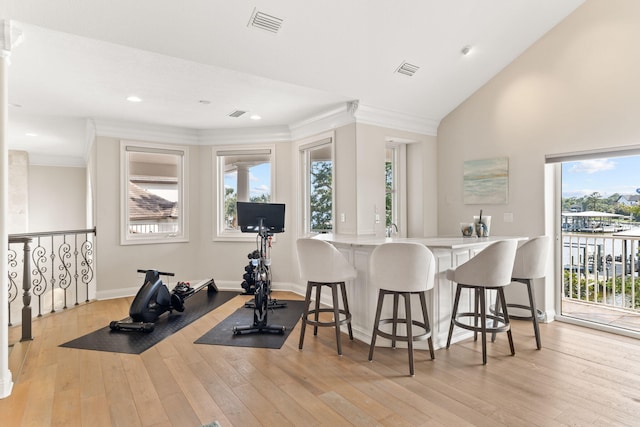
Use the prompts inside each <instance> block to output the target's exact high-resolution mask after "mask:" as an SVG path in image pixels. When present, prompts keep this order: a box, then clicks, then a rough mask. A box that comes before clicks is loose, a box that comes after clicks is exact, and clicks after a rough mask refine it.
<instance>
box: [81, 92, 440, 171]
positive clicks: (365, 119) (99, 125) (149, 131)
mask: <svg viewBox="0 0 640 427" xmlns="http://www.w3.org/2000/svg"><path fill="white" fill-rule="evenodd" d="M351 123H364V124H369V125H375V126H380V127H385V128H389V129H396V130H403V131H407V132H414V133H419V134H425V135H434V136H435V135H437V129H438V124H439V122H438V121H437V120H432V119H425V118H420V117H415V116H408V115H406V114H401V113H397V112H394V111H388V110H383V109H379V108H375V107H370V106H367V105H362V104H360V103H359V102H358V101H350V102H345V103H344V104H341V105H338V106H337V107H335V108H332V109H330V110H326V111H323V112H321V113H319V114H316V115H314V116H311V117H309V118H307V119H305V120H302V121H300V122H297V123H293V124H291V125H289V126H265V127H255V128H227V129H203V130H198V129H188V128H180V127H173V126H161V125H151V124H144V123H134V122H124V121H115V120H103V119H90V120H88V122H87V138H86V142H85V150H84V153H83V157H84V159H85V163H86V160H87V158H88V156H89V153H90V150H91V145H92V144H93V140H94V139H95V137H98V136H103V137H112V138H119V139H130V140H138V141H149V142H165V143H172V144H178V145H234V144H262V143H274V142H290V141H298V140H301V139H304V138H307V137H310V136H313V135H317V134H320V133H322V132H326V131H329V130H333V129H336V128H339V127H341V126H345V125H348V124H351Z"/></svg>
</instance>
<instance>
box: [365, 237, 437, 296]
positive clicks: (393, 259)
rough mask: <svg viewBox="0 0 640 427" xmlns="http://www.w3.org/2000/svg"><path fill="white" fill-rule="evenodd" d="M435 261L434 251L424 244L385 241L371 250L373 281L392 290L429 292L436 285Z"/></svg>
mask: <svg viewBox="0 0 640 427" xmlns="http://www.w3.org/2000/svg"><path fill="white" fill-rule="evenodd" d="M435 264H436V262H435V259H434V257H433V253H432V252H431V251H430V250H429V249H428V248H427V247H426V246H425V245H423V244H420V243H416V242H391V243H384V244H382V245H380V246H378V247H376V248H375V249H374V250H373V252H372V253H371V258H370V261H369V272H370V275H369V276H370V277H369V280H371V283H372V285H373V286H374V287H376V288H378V289H386V290H388V291H395V292H420V291H426V290H429V289H431V288H433V280H434V275H435Z"/></svg>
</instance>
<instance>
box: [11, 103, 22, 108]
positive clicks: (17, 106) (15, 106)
mask: <svg viewBox="0 0 640 427" xmlns="http://www.w3.org/2000/svg"><path fill="white" fill-rule="evenodd" d="M9 105H10V106H12V107H14V108H22V105H20V104H9Z"/></svg>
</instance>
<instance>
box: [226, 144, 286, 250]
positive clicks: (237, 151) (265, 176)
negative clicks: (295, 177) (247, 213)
mask: <svg viewBox="0 0 640 427" xmlns="http://www.w3.org/2000/svg"><path fill="white" fill-rule="evenodd" d="M274 151H275V150H274V148H273V147H272V146H268V147H256V146H252V147H247V148H238V147H237V146H234V147H217V148H216V149H215V150H214V157H215V158H214V162H215V164H216V165H217V171H218V173H217V183H218V184H217V204H216V206H217V208H216V212H217V218H218V219H217V227H216V229H217V237H230V238H241V237H242V234H241V232H240V227H238V218H237V214H236V202H256V203H270V202H275V191H274V190H275V189H274V186H273V184H272V183H273V182H274V179H273V174H274V173H275V165H274V158H273V153H274ZM250 237H251V239H253V238H255V236H250Z"/></svg>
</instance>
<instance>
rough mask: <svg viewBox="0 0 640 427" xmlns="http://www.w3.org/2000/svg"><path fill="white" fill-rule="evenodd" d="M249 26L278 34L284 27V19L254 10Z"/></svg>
mask: <svg viewBox="0 0 640 427" xmlns="http://www.w3.org/2000/svg"><path fill="white" fill-rule="evenodd" d="M248 26H250V27H255V28H259V29H261V30H266V31H269V32H272V33H277V32H278V31H280V27H282V19H280V18H276V17H275V16H272V15H269V14H267V13H263V12H259V11H257V10H256V9H253V13H252V14H251V19H249V25H248Z"/></svg>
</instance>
